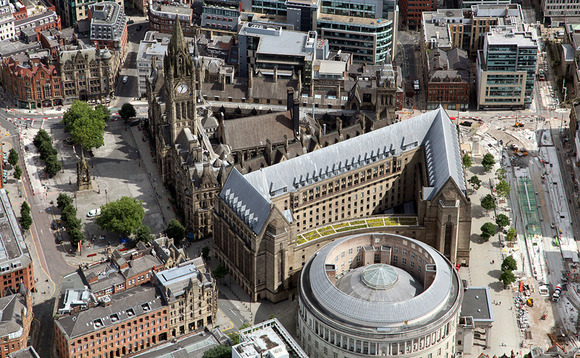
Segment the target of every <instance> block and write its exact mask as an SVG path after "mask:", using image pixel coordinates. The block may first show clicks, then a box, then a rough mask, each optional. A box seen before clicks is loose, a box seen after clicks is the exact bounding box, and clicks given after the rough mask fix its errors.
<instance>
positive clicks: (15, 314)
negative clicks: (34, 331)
mask: <svg viewBox="0 0 580 358" xmlns="http://www.w3.org/2000/svg"><path fill="white" fill-rule="evenodd" d="M0 312H2V315H1V316H0V358H5V357H8V356H9V355H10V353H12V352H17V351H19V350H21V349H24V348H26V347H27V346H28V335H29V333H30V326H31V325H32V319H33V317H34V315H33V313H32V294H31V293H30V291H28V289H27V288H26V287H25V286H24V285H21V286H20V290H19V292H18V293H15V294H12V295H9V296H5V297H2V298H0Z"/></svg>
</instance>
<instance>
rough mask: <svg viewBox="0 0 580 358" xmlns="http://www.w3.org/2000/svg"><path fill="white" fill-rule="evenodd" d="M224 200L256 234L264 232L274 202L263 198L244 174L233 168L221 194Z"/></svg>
mask: <svg viewBox="0 0 580 358" xmlns="http://www.w3.org/2000/svg"><path fill="white" fill-rule="evenodd" d="M220 198H222V199H223V200H224V201H225V202H226V203H227V204H228V205H229V206H230V207H231V208H232V209H233V210H234V211H235V212H236V213H237V214H238V216H239V217H240V218H242V219H243V220H244V222H245V223H246V225H248V226H249V227H250V228H251V229H252V230H253V231H254V233H256V234H257V233H259V232H260V231H262V227H263V226H264V223H265V222H266V219H267V218H268V216H269V215H270V208H271V204H272V202H271V201H270V200H269V199H266V198H265V197H263V196H262V195H261V194H260V192H258V190H257V189H256V188H255V187H254V186H253V185H252V184H250V183H249V182H248V181H247V180H246V179H245V178H244V176H243V175H242V174H240V172H239V171H238V170H237V169H236V168H233V169H232V172H231V173H230V175H229V177H228V180H226V183H225V184H224V187H223V189H222V191H221V192H220Z"/></svg>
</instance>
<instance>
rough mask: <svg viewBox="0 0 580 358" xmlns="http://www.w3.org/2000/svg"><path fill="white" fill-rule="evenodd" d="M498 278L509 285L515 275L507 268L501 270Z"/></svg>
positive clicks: (514, 279) (513, 280) (514, 278)
mask: <svg viewBox="0 0 580 358" xmlns="http://www.w3.org/2000/svg"><path fill="white" fill-rule="evenodd" d="M499 280H500V281H501V282H503V284H504V286H509V285H510V284H512V283H513V282H515V281H516V277H515V276H514V273H513V272H511V271H510V270H507V271H502V272H501V275H499Z"/></svg>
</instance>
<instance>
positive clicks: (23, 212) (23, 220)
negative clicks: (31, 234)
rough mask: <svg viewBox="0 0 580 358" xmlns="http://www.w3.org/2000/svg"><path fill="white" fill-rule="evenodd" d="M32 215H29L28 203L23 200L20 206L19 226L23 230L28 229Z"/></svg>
mask: <svg viewBox="0 0 580 358" xmlns="http://www.w3.org/2000/svg"><path fill="white" fill-rule="evenodd" d="M31 225H32V216H31V215H30V205H28V203H27V202H26V201H25V202H23V203H22V205H21V206H20V226H21V227H22V229H24V230H28V229H30V226H31Z"/></svg>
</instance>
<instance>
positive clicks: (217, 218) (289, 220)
mask: <svg viewBox="0 0 580 358" xmlns="http://www.w3.org/2000/svg"><path fill="white" fill-rule="evenodd" d="M401 208H406V209H405V210H401ZM395 210H397V211H398V210H401V211H404V212H405V213H409V212H413V214H414V215H413V216H412V217H410V216H406V217H405V218H403V219H400V218H397V217H394V216H385V214H389V213H393V212H394V211H395ZM365 218H366V219H365ZM373 218H374V219H373ZM413 219H414V220H413ZM383 220H384V221H383ZM397 221H398V223H399V224H398V225H392V223H393V222H397ZM346 226H348V227H349V229H353V230H355V231H359V232H360V231H361V230H362V231H364V230H374V231H377V230H378V231H381V232H388V233H396V234H401V235H405V236H408V237H411V238H415V239H418V240H420V241H423V242H425V243H427V244H429V245H431V246H432V247H434V248H436V249H437V250H439V251H440V252H441V253H442V254H443V255H444V256H445V257H447V258H448V259H449V260H450V261H451V262H452V263H455V264H462V265H469V236H470V232H471V204H470V200H469V198H468V197H467V193H466V185H465V179H464V176H463V167H462V162H461V154H460V149H459V141H458V137H457V129H456V126H455V125H453V123H452V122H451V120H450V119H449V117H448V115H447V113H446V112H445V111H444V110H443V109H442V108H439V109H437V110H434V111H431V112H428V113H425V114H422V115H419V116H417V117H414V118H411V119H409V120H406V121H403V122H399V123H395V124H392V125H390V126H386V127H383V128H380V129H377V130H374V131H372V132H369V133H366V134H363V135H360V136H357V137H354V138H351V139H349V140H345V141H341V142H339V143H336V144H334V145H331V146H328V147H325V148H321V149H319V150H316V151H314V152H311V153H308V154H304V155H301V156H299V157H295V158H291V159H289V160H286V161H284V162H281V163H278V164H275V165H272V166H269V167H266V168H262V169H260V170H257V171H254V172H251V173H248V174H245V175H242V174H241V173H240V172H238V171H237V170H236V169H234V170H232V172H231V174H230V175H229V177H228V179H227V181H226V183H225V185H224V187H223V189H222V190H221V192H220V193H219V196H218V197H216V203H215V204H214V230H213V236H214V249H215V252H216V254H217V257H218V259H219V260H220V261H221V262H222V263H224V264H225V265H226V266H227V267H228V269H229V272H230V273H231V274H232V275H233V277H234V279H235V280H236V281H237V282H238V283H239V284H240V285H241V287H243V288H244V290H245V291H246V292H247V293H248V294H249V295H250V297H252V299H253V300H259V299H262V298H267V299H269V300H271V301H274V302H276V301H280V300H282V299H285V298H286V297H287V296H288V289H290V288H292V287H295V286H296V281H297V276H298V273H299V272H300V271H301V269H302V267H303V266H304V264H305V263H306V261H307V260H308V259H309V258H310V256H312V255H313V254H314V253H315V252H316V251H317V250H318V249H319V248H320V247H322V246H324V245H325V244H326V243H328V242H330V241H332V240H334V239H336V238H338V237H340V236H341V233H342V232H344V231H345V229H344V227H346ZM315 230H316V231H315ZM352 232H353V231H352V230H349V231H348V233H349V234H351V233H352Z"/></svg>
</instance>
